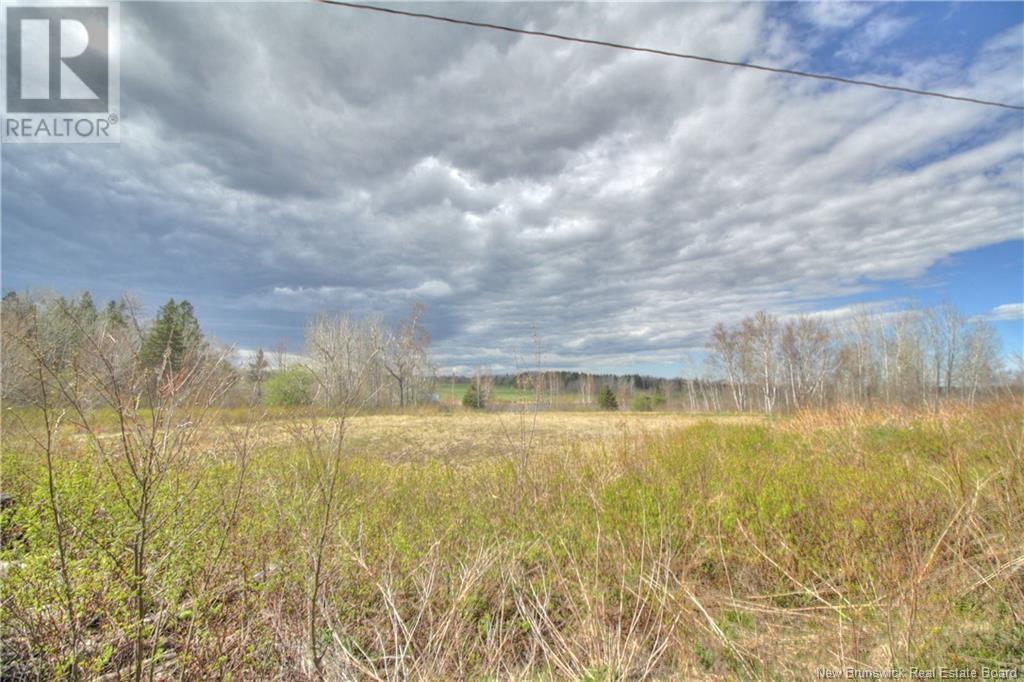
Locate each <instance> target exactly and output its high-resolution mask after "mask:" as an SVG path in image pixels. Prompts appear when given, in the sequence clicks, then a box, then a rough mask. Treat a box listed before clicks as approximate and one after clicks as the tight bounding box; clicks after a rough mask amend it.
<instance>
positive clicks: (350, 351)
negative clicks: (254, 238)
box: [0, 292, 436, 407]
mask: <svg viewBox="0 0 1024 682" xmlns="http://www.w3.org/2000/svg"><path fill="white" fill-rule="evenodd" d="M422 316H423V307H422V305H419V304H416V305H413V306H412V307H411V308H410V310H409V313H408V315H407V316H406V317H405V318H403V319H402V320H400V321H398V322H397V323H395V324H389V323H387V322H386V321H385V320H384V318H383V317H381V316H369V317H365V318H360V319H356V318H352V317H349V316H347V315H342V314H332V315H328V314H324V315H319V316H317V317H316V318H314V319H313V320H311V321H310V322H309V324H308V325H307V326H306V330H305V348H304V354H303V356H302V358H303V359H302V361H301V362H299V363H291V364H289V363H286V362H285V361H283V359H281V358H280V357H279V358H278V361H277V363H276V366H271V363H270V361H269V360H268V359H267V354H266V353H265V352H264V351H263V349H262V348H261V349H258V350H257V351H256V352H255V353H254V354H253V357H252V358H251V359H250V360H249V361H248V362H246V363H245V364H243V365H242V366H236V365H235V364H233V363H231V362H229V361H228V358H229V357H230V356H231V352H230V349H228V348H226V347H224V346H222V345H220V344H217V343H216V342H215V341H213V340H211V339H209V338H208V337H207V336H206V335H205V334H204V332H203V330H202V328H201V326H200V324H199V321H198V319H197V318H196V315H195V311H194V308H193V306H192V304H191V303H190V302H189V301H187V300H182V301H175V300H174V299H171V300H169V301H168V302H167V303H165V304H164V305H163V306H161V307H160V308H159V310H158V311H157V313H156V314H155V315H154V316H153V317H152V318H151V319H147V318H146V317H145V316H144V314H143V311H142V306H141V304H139V302H138V301H137V300H135V299H133V298H132V297H131V296H127V295H126V296H123V297H121V298H120V299H117V300H112V301H109V302H108V303H107V304H106V305H104V306H97V305H96V304H95V302H94V300H93V297H92V295H91V294H90V293H89V292H84V293H82V294H80V295H78V296H74V297H70V298H67V297H64V296H61V295H56V294H44V295H27V294H18V293H16V292H10V293H8V294H6V295H5V296H4V298H3V302H2V309H0V320H2V331H3V339H2V340H3V344H2V366H3V381H2V398H3V400H4V402H5V403H6V404H8V405H19V404H37V403H38V402H39V401H40V400H41V399H42V396H40V395H38V393H39V391H40V390H44V389H45V383H43V384H41V383H40V381H39V376H38V373H39V367H40V365H41V364H42V365H43V366H45V367H46V368H47V371H48V372H56V373H58V374H67V373H69V372H73V371H74V370H75V368H76V367H80V366H81V365H82V364H83V363H86V362H95V361H104V362H113V361H115V360H116V361H117V362H120V363H124V364H125V366H124V367H121V368H120V369H119V370H118V371H122V372H125V373H128V372H131V371H134V370H136V369H141V370H146V371H148V372H149V373H151V374H154V375H159V376H161V377H164V379H165V380H170V381H172V382H173V381H174V380H175V379H176V378H179V379H182V378H183V377H182V376H181V375H183V374H185V373H187V372H189V371H195V370H196V368H197V367H200V366H207V367H216V370H217V372H218V373H220V374H221V375H223V379H224V380H225V381H227V383H228V385H229V388H228V389H227V390H225V391H224V392H223V394H222V395H221V396H220V397H219V399H220V403H221V404H223V405H228V406H230V405H244V404H253V403H265V404H267V405H281V406H299V405H322V406H325V407H334V406H336V405H337V404H339V403H340V402H347V403H348V404H354V403H356V402H357V403H358V404H360V405H363V406H366V407H405V406H407V405H412V404H415V403H418V402H423V401H425V400H431V399H432V398H433V391H434V375H435V373H436V372H435V368H434V365H433V362H432V359H431V357H430V339H429V336H428V335H427V332H426V330H425V329H424V327H423V325H422ZM97 341H101V342H102V343H97ZM101 348H102V349H103V350H104V351H105V352H106V351H111V350H112V349H117V351H118V352H117V353H115V354H114V356H112V357H98V354H99V353H100V349H101ZM277 354H278V355H279V356H283V353H280V352H278V353H277ZM80 397H81V398H82V399H83V400H85V401H86V402H87V403H92V402H99V398H98V397H95V400H93V399H92V398H91V397H90V396H80Z"/></svg>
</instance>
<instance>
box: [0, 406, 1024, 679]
mask: <svg viewBox="0 0 1024 682" xmlns="http://www.w3.org/2000/svg"><path fill="white" fill-rule="evenodd" d="M1022 416H1024V411H1022V409H1021V406H1020V405H1019V404H1016V403H1003V404H994V405H987V406H982V407H979V408H975V409H971V410H967V409H950V410H948V411H941V412H934V413H927V414H925V413H899V412H895V411H880V412H874V413H871V412H864V411H833V412H828V413H806V414H801V415H797V416H794V417H790V418H785V419H781V420H777V421H774V422H771V423H766V424H762V425H756V424H747V425H744V424H726V423H720V422H715V421H707V422H703V423H700V424H698V425H696V426H693V427H690V428H686V429H684V430H681V431H679V432H677V433H673V434H671V435H666V436H653V437H652V436H642V435H631V434H628V433H625V432H624V433H623V434H622V437H621V438H616V439H609V440H606V441H604V442H603V443H601V444H594V443H590V444H586V445H575V446H567V447H563V448H558V449H545V450H538V451H535V452H531V453H529V457H528V458H525V457H513V456H495V457H485V458H474V459H473V460H472V461H470V462H468V463H465V464H461V465H459V464H452V463H449V462H440V461H425V462H414V463H402V464H390V463H386V462H383V461H381V460H379V459H376V458H374V457H372V456H369V455H366V454H363V453H361V452H358V451H353V452H348V453H347V454H346V456H345V457H344V459H343V461H342V463H341V465H340V466H341V470H340V472H339V479H338V480H339V481H340V486H341V490H342V495H341V499H342V502H341V504H340V506H339V513H337V514H335V515H333V516H332V519H333V520H332V523H331V527H330V528H329V529H328V533H327V534H326V536H325V541H324V542H325V551H324V556H326V557H327V559H326V560H325V561H324V562H323V571H324V574H323V577H322V592H321V595H322V596H321V597H320V598H321V599H322V601H321V602H320V603H321V605H322V606H321V609H320V612H319V613H320V617H319V618H318V619H316V620H315V622H316V627H317V628H318V631H317V633H315V634H316V636H317V637H318V638H319V640H318V646H317V647H315V651H316V653H317V656H319V657H320V660H319V661H314V660H313V657H312V652H311V651H310V646H309V638H310V633H309V632H308V628H309V623H310V620H309V616H308V607H307V601H308V595H307V590H306V587H307V585H308V582H309V576H308V574H307V571H308V567H309V565H310V564H309V562H308V561H307V560H306V557H307V556H308V555H309V553H310V552H311V551H312V548H311V547H310V546H308V545H309V542H308V533H305V532H303V528H305V525H304V524H305V523H306V522H307V521H308V514H309V503H310V500H311V498H312V496H313V491H312V486H315V485H316V480H315V476H314V474H313V473H311V472H310V470H309V467H308V466H307V465H305V464H303V462H304V461H305V458H304V457H303V453H302V452H301V451H300V450H299V449H298V448H295V447H293V446H291V445H287V444H282V443H280V442H269V441H268V442H265V443H264V444H263V445H262V446H259V447H257V448H256V449H255V451H254V452H253V453H252V454H251V455H249V456H248V457H247V458H245V459H240V458H239V457H237V456H235V455H234V454H232V450H231V448H230V446H229V445H230V439H229V437H230V434H232V433H234V430H236V429H237V428H238V427H235V426H230V425H224V426H223V427H222V429H221V430H220V431H219V432H218V435H215V436H211V439H210V441H209V442H207V443H205V444H204V446H203V450H204V453H205V456H204V458H203V459H202V461H201V462H199V461H197V462H196V464H195V467H196V469H195V470H192V471H188V472H184V473H182V475H183V476H186V475H187V480H188V481H190V485H192V483H191V482H193V481H194V480H195V479H196V478H197V476H198V478H199V483H198V485H197V487H196V488H195V489H194V490H192V491H191V492H188V499H187V504H184V505H182V504H180V502H181V501H180V500H174V499H173V497H172V498H169V499H168V502H167V504H169V505H173V506H174V513H175V514H176V515H177V516H175V523H174V524H168V525H167V526H166V527H165V528H163V529H162V530H161V532H160V534H159V535H158V536H156V537H153V538H152V539H151V548H152V550H151V551H152V552H153V557H154V561H153V568H152V570H153V572H154V573H153V575H152V576H151V580H152V582H153V584H154V586H155V588H154V590H153V594H154V595H155V597H154V603H153V604H151V605H150V606H151V608H150V609H149V612H151V613H152V614H153V616H152V618H151V619H150V621H149V625H150V627H151V628H152V630H153V634H155V636H156V638H157V639H158V641H159V646H158V648H157V651H156V652H155V654H154V655H153V656H152V659H151V660H148V661H147V662H146V666H147V670H149V671H151V672H152V673H153V674H154V676H156V677H158V678H159V677H166V678H180V679H193V678H208V677H217V676H226V675H234V676H247V677H257V678H263V677H271V678H280V679H294V678H297V677H308V678H316V677H324V678H328V679H355V678H358V679H407V678H417V679H468V678H502V679H506V678H516V679H519V678H537V677H540V678H572V679H634V678H644V677H653V678H658V679H662V678H667V677H675V678H685V679H692V678H716V677H735V676H742V677H756V678H789V677H791V676H794V675H800V676H808V675H811V674H813V673H814V671H815V670H816V669H817V668H818V667H819V666H827V667H834V668H847V667H874V668H876V669H881V668H889V667H893V666H905V667H910V666H917V667H922V668H926V667H931V666H937V665H955V666H960V667H964V666H982V665H984V666H988V667H999V666H1004V667H1009V666H1015V665H1020V663H1021V661H1024V574H1022V569H1024V464H1022V462H1024V433H1022ZM609 418H610V419H611V418H613V417H609ZM228 421H232V422H233V421H236V420H235V418H234V417H231V419H229V420H228ZM60 438H61V439H62V440H61V448H60V449H59V452H60V456H59V457H57V458H55V461H54V477H53V480H54V484H55V486H56V487H57V495H56V499H58V500H59V504H60V505H61V507H62V509H63V514H64V518H65V519H67V526H68V529H67V533H66V537H65V538H64V540H65V547H66V553H67V555H68V561H67V570H69V571H70V572H71V573H72V574H73V579H72V580H70V581H69V584H71V585H73V586H74V589H75V590H76V594H75V598H74V600H73V603H74V604H75V605H76V606H75V608H76V613H75V614H74V622H73V623H72V622H68V621H69V617H68V616H67V615H66V613H64V611H62V610H61V609H59V608H57V606H56V605H57V604H60V603H62V602H61V597H60V594H59V590H60V589H61V583H60V581H58V579H57V577H56V573H55V571H56V567H57V558H56V557H57V551H56V549H57V538H56V537H55V531H54V525H53V524H52V523H48V522H47V519H48V518H49V516H48V514H49V512H48V509H49V507H48V505H49V504H50V500H51V496H50V495H49V494H48V492H47V490H46V485H47V476H46V468H45V462H44V461H42V460H41V458H40V457H39V454H38V453H37V452H36V451H35V450H34V449H33V448H32V447H31V446H30V441H29V440H28V439H26V438H25V437H24V434H21V435H19V434H18V433H15V432H14V431H13V430H11V429H8V430H7V432H6V433H5V443H4V453H3V473H4V481H3V485H4V490H5V492H8V493H9V494H11V495H12V496H13V497H14V498H15V502H16V504H15V505H13V506H12V507H10V508H9V509H7V510H6V511H4V513H3V514H4V516H3V529H4V549H3V561H4V564H3V568H4V571H5V577H4V592H3V601H2V612H0V621H2V623H3V627H4V631H3V656H4V674H5V675H8V674H10V675H12V676H16V675H26V676H39V677H44V678H49V677H61V676H67V675H69V674H70V671H71V670H72V660H71V659H72V658H75V661H74V664H75V666H76V667H77V668H78V669H80V670H82V671H85V672H86V673H87V676H99V675H102V674H110V673H116V671H117V670H119V669H121V668H122V667H124V666H126V665H127V664H128V662H129V660H130V658H131V654H132V651H131V638H132V630H131V627H130V621H131V618H130V614H128V613H127V610H128V605H129V603H130V600H129V595H127V594H125V593H124V590H123V589H122V588H120V587H118V585H119V583H118V581H117V580H114V579H113V574H114V572H115V571H116V570H118V569H117V567H116V565H115V562H114V559H113V558H112V557H111V556H108V555H107V554H106V553H105V552H104V551H103V550H102V548H103V547H109V546H112V545H115V544H116V543H117V542H119V541H123V538H122V539H120V540H119V535H118V534H119V533H121V532H122V530H121V529H123V528H130V527H131V524H130V519H126V518H121V517H119V516H118V515H117V513H116V510H117V509H118V506H117V504H116V503H115V501H116V496H117V491H116V489H115V488H114V484H113V482H111V480H110V479H109V476H107V475H105V474H104V469H103V466H104V465H103V464H102V462H100V460H99V459H98V457H97V455H96V453H94V452H92V451H91V450H90V449H89V448H87V447H85V445H84V442H83V441H82V439H81V438H80V437H78V436H76V435H75V434H74V433H71V432H70V431H68V432H66V433H65V432H62V433H61V434H60ZM480 448H481V449H482V450H489V449H490V445H489V444H488V443H481V444H480ZM523 461H527V462H528V463H529V469H530V470H529V475H527V476H524V475H523V472H522V471H521V470H520V469H521V467H522V462H523ZM241 462H244V467H245V470H244V471H239V466H240V463H241ZM239 481H242V484H241V487H239V484H238V482H239ZM186 492H187V491H185V490H184V489H183V491H182V494H185V493H186ZM97 540H102V542H100V541H97ZM73 627H74V628H76V629H77V630H78V631H79V632H80V633H81V634H80V639H81V640H82V643H81V645H80V646H79V647H78V650H74V651H73V650H72V648H71V646H70V640H69V637H68V634H69V633H70V632H71V629H72V628H73ZM314 663H316V664H314Z"/></svg>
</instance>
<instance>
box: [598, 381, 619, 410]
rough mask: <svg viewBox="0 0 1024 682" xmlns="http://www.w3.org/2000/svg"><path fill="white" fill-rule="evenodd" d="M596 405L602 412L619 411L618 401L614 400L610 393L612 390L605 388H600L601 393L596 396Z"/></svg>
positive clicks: (612, 394)
mask: <svg viewBox="0 0 1024 682" xmlns="http://www.w3.org/2000/svg"><path fill="white" fill-rule="evenodd" d="M597 404H598V405H599V406H600V407H601V409H602V410H617V409H619V401H618V400H616V399H615V394H614V393H612V389H610V388H608V387H607V386H602V387H601V392H600V393H598V394H597Z"/></svg>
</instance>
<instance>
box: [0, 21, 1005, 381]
mask: <svg viewBox="0 0 1024 682" xmlns="http://www.w3.org/2000/svg"><path fill="white" fill-rule="evenodd" d="M396 6H397V3H396ZM404 6H405V7H409V5H404ZM411 8H412V9H414V10H416V11H425V12H431V13H439V14H448V15H452V16H458V17H462V18H467V19H472V20H477V21H489V22H494V23H501V24H507V25H513V26H520V27H524V28H531V29H534V30H542V31H550V32H557V33H566V34H572V35H577V36H582V37H589V38H596V39H602V40H608V41H613V42H620V43H627V44H633V45H639V46H644V47H651V48H658V49H664V50H671V51H681V52H687V53H693V54H701V55H706V56H711V57H716V58H720V59H726V60H735V61H750V62H757V63H761V64H768V65H773V66H779V67H784V68H790V69H800V70H807V71H821V72H827V73H831V74H836V75H840V76H845V77H851V78H861V79H871V80H879V81H884V82H888V83H894V84H898V85H902V86H906V87H912V88H922V89H935V90H941V91H944V92H949V93H952V94H959V95H966V96H973V97H978V98H982V99H991V100H999V101H1005V102H1009V103H1012V104H1017V105H1024V4H1022V3H1009V2H1007V3H949V4H947V3H908V4H882V3H870V4H852V3H800V4H788V3H759V4H737V3H724V4H718V3H697V4H686V3H671V4H647V3H645V4H627V3H595V4H560V3H541V4H531V3H514V4H497V3H494V4H476V3H474V4H470V3H447V4H441V3H429V4H428V3H417V4H416V5H415V6H413V7H411ZM121 45H122V47H121V124H120V125H121V126H122V127H121V142H120V144H112V145H71V144H47V145H5V146H4V148H3V151H2V157H3V158H2V165H3V167H2V216H0V217H2V233H0V235H2V270H0V280H2V286H3V289H4V291H10V290H18V291H22V290H26V289H33V290H47V289H51V290H57V291H60V292H64V293H73V292H77V291H81V290H85V289H88V290H90V291H92V292H93V294H94V297H95V298H97V300H101V299H108V298H111V297H114V296H117V295H118V294H119V293H120V292H122V291H130V292H132V293H133V294H134V295H136V296H137V297H138V298H139V299H141V300H142V301H143V302H144V303H145V304H146V305H147V306H148V308H149V309H150V310H151V311H152V310H155V308H156V307H157V306H159V305H160V304H161V303H162V302H164V301H165V300H167V299H168V298H171V297H174V298H175V299H181V298H187V299H188V300H190V301H191V302H192V303H193V305H194V306H195V309H196V312H197V314H198V317H199V319H200V322H201V323H202V325H203V327H204V329H205V330H206V331H207V333H208V334H209V335H211V336H213V337H215V338H216V339H218V340H220V341H223V342H226V343H233V344H237V345H238V346H239V347H240V348H242V349H253V348H256V347H259V346H263V347H272V346H274V345H275V344H277V343H279V342H281V341H283V342H285V343H286V345H287V346H288V348H289V350H292V351H294V352H299V351H300V350H301V338H302V327H303V324H304V321H305V320H306V319H308V318H309V317H310V316H311V315H314V314H316V313H317V312H321V311H340V312H345V313H348V314H352V315H356V316H358V315H364V314H370V313H380V314H383V315H384V316H385V317H387V318H388V319H392V320H394V319H397V318H399V317H401V316H402V315H403V314H404V312H405V311H406V310H407V309H408V307H409V306H410V304H411V303H413V302H414V301H420V302H422V303H424V304H425V306H426V318H425V323H426V326H427V328H428V330H429V332H430V334H431V338H432V342H433V351H434V355H435V359H436V361H437V362H438V364H439V365H440V366H441V367H442V368H449V367H458V368H466V367H472V366H474V365H477V364H479V365H483V366H486V367H489V368H492V369H494V370H502V369H509V368H514V367H516V366H518V365H520V364H521V363H523V362H524V361H527V362H533V360H532V358H533V354H534V352H535V348H536V347H537V345H538V344H539V347H540V350H541V353H542V358H543V364H544V365H545V366H548V367H559V368H566V369H584V370H590V371H616V372H641V373H650V374H658V375H664V376H675V375H679V374H680V372H682V371H684V367H683V365H682V364H681V360H682V358H684V357H687V356H688V354H690V353H693V352H699V349H701V348H702V347H703V346H704V344H705V342H706V339H707V334H708V331H709V330H710V328H711V327H712V326H713V325H714V324H715V323H716V322H719V321H721V322H725V323H735V322H737V321H738V320H740V319H741V318H742V317H744V316H746V315H749V314H752V313H754V312H755V311H757V310H761V309H764V310H767V311H769V312H771V313H774V314H776V315H780V316H790V315H797V314H806V313H815V312H823V311H844V310H850V309H851V308H852V307H855V306H856V305H857V304H869V305H872V306H881V307H886V306H892V307H900V306H904V305H906V304H907V303H908V302H915V301H916V302H921V303H923V304H930V303H935V302H939V301H942V300H950V301H952V302H953V303H954V304H956V305H958V306H959V307H961V308H962V309H963V310H965V312H967V313H969V314H970V315H975V316H980V317H984V318H986V319H989V320H991V321H992V322H993V324H994V325H995V326H996V328H997V329H998V331H999V333H1000V335H1001V337H1002V339H1003V342H1004V346H1005V349H1006V350H1007V352H1020V351H1021V349H1022V345H1024V340H1022V332H1021V329H1022V325H1024V321H1022V319H1021V318H1022V314H1024V303H1022V302H1024V271H1022V268H1024V222H1022V221H1024V217H1022V216H1024V114H1022V113H1021V112H1014V111H1009V110H1004V109H998V108H993V107H984V106H976V105H970V104H965V103H960V102H952V101H943V100H938V99H933V98H924V97H915V96H910V95H901V94H896V93H892V92H885V91H881V90H876V89H869V88H861V87H851V86H842V85H837V84H834V83H824V82H820V81H815V80H810V79H802V78H794V77H789V76H783V75H771V74H766V73H762V72H756V71H751V70H748V69H736V68H729V67H723V66H716V65H711V64H706V63H697V62H691V61H683V60H677V59H669V58H664V57H657V56H653V55H646V54H636V53H629V52H624V51H619V50H612V49H607V48H602V47H596V46H585V45H578V44H568V43H563V42H558V41H551V40H546V39H541V38H535V37H527V36H516V35H510V34H505V33H499V32H495V31H486V30H480V29H473V28H468V27H458V26H451V25H446V24H438V23H434V22H427V21H421V20H414V19H409V18H402V17H394V16H386V15H380V14H377V13H371V12H362V11H355V10H350V9H344V8H340V7H332V6H327V5H319V4H307V3H294V4H273V3H252V4H248V3H240V2H239V3H197V4H174V3H123V4H122V6H121Z"/></svg>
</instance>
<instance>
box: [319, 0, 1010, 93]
mask: <svg viewBox="0 0 1024 682" xmlns="http://www.w3.org/2000/svg"><path fill="white" fill-rule="evenodd" d="M319 1H320V2H322V3H324V4H326V5H338V6H339V7H348V8H350V9H362V10H369V11H371V12H381V13H383V14H392V15H399V16H403V17H412V18H414V19H429V20H431V21H442V22H445V23H448V24H458V25H461V26H472V27H475V28H487V29H491V30H494V31H505V32H507V33H518V34H521V35H526V36H537V37H540V38H553V39H555V40H564V41H567V42H570V43H582V44H584V45H598V46H600V47H611V48H615V49H616V50H628V51H630V52H643V53H646V54H656V55H660V56H662V57H675V58H676V59H690V60H693V61H698V62H707V63H709V64H718V65H720V66H735V67H740V68H744V69H755V70H757V71H767V72H769V73H781V74H785V75H787V76H800V77H802V78H815V79H817V80H823V81H833V82H836V83H843V84H845V85H861V86H864V87H869V88H878V89H879V90H891V91H893V92H902V93H906V94H910V95H922V96H925V97H938V98H940V99H949V100H955V101H957V102H969V103H971V104H981V105H984V106H989V107H1001V108H1003V109H1012V110H1014V111H1024V106H1018V105H1016V104H1007V103H1005V102H994V101H991V100H985V99H976V98H974V97H961V96H959V95H950V94H947V93H944V92H936V91H934V90H917V89H914V88H904V87H902V86H899V85H889V84H886V83H876V82H874V81H865V80H858V79H855V78H843V77H842V76H833V75H829V74H825V73H812V72H810V71H797V70H795V69H782V68H779V67H775V66H764V65H763V64H752V63H750V62H735V61H730V60H728V59H716V58H714V57H704V56H701V55H696V54H686V53H683V52H670V51H668V50H656V49H654V48H650V47H637V46H635V45H624V44H622V43H612V42H608V41H606V40H592V39H590V38H578V37H576V36H569V35H564V34H561V33H548V32H546V31H530V30H527V29H525V28H516V27H514V26H503V25H501V24H490V23H486V22H482V21H470V20H468V19H456V18H455V17H446V16H441V15H437V14H425V13H423V12H409V11H406V10H401V9H394V8H391V7H381V6H379V5H363V4H360V3H356V2H345V1H344V0H319Z"/></svg>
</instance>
